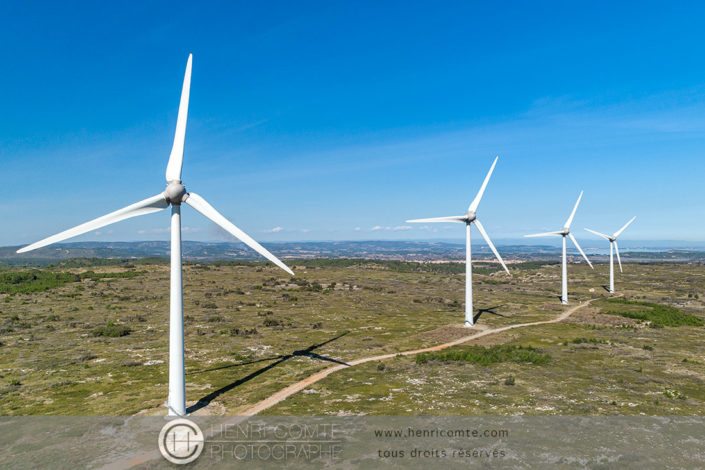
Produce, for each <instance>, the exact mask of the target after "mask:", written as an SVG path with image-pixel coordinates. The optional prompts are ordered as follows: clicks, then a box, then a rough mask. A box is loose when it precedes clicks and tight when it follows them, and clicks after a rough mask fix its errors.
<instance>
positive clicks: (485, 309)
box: [472, 305, 505, 323]
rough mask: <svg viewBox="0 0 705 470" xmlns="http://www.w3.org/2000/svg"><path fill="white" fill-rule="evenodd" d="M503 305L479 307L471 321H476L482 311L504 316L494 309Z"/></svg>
mask: <svg viewBox="0 0 705 470" xmlns="http://www.w3.org/2000/svg"><path fill="white" fill-rule="evenodd" d="M500 307H504V305H495V306H494V307H490V308H481V309H479V310H478V311H477V315H475V318H473V320H472V322H473V323H477V320H479V319H480V317H481V316H482V314H483V313H491V314H492V315H497V316H498V317H504V316H505V315H502V314H501V313H497V312H495V311H494V310H495V309H496V308H500Z"/></svg>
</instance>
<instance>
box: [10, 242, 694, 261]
mask: <svg viewBox="0 0 705 470" xmlns="http://www.w3.org/2000/svg"><path fill="white" fill-rule="evenodd" d="M263 245H264V246H265V247H266V248H267V249H268V250H270V251H271V252H272V253H274V254H275V255H276V256H278V257H280V258H282V259H308V258H365V259H382V260H384V259H387V260H402V261H454V260H457V261H462V260H463V259H464V256H465V251H464V250H465V247H464V245H463V244H462V243H453V242H451V241H385V240H380V241H374V240H372V241H321V242H270V243H263ZM18 248H19V247H18V246H11V247H0V263H1V264H10V265H23V264H27V265H39V266H41V265H47V264H51V263H55V262H57V261H61V260H64V259H68V258H126V259H130V258H152V257H157V258H166V257H168V256H169V242H167V241H137V242H76V243H61V244H57V245H53V246H50V247H46V248H41V249H38V250H36V251H33V252H30V253H23V254H17V253H15V251H16V250H17V249H18ZM473 248H474V249H475V250H476V251H477V254H478V259H479V260H487V261H491V259H492V258H493V256H492V254H491V253H490V251H489V248H488V247H487V245H484V244H479V243H478V245H477V247H476V248H475V247H473ZM498 248H499V250H500V251H501V253H502V256H503V257H506V258H507V259H508V260H514V261H516V260H521V261H529V260H544V259H551V260H553V259H556V255H557V254H558V253H560V248H559V247H557V246H543V245H500V246H499V247H498ZM586 251H587V252H588V255H589V256H590V257H591V259H594V260H595V261H597V262H599V261H603V260H604V259H606V258H605V257H604V256H602V255H597V254H595V252H594V251H593V252H592V253H591V252H590V251H589V248H588V249H586ZM576 254H577V253H576ZM183 255H184V258H185V259H187V260H191V261H205V262H207V261H215V260H247V261H259V260H261V258H260V257H259V256H258V255H257V254H256V253H254V252H253V251H252V250H250V249H249V248H247V247H246V246H245V245H243V244H241V243H230V242H196V241H184V242H183ZM623 258H624V259H625V260H627V261H639V262H648V261H671V262H676V261H678V262H705V252H702V251H693V250H663V251H657V250H654V251H648V252H641V251H631V252H625V253H624V254H623Z"/></svg>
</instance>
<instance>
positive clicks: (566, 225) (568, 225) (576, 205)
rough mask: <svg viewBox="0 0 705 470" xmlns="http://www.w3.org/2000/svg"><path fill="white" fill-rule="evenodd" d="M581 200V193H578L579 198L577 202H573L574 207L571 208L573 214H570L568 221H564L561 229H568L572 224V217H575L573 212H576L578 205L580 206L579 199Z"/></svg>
mask: <svg viewBox="0 0 705 470" xmlns="http://www.w3.org/2000/svg"><path fill="white" fill-rule="evenodd" d="M582 198H583V192H582V191H580V196H578V200H577V201H575V206H574V207H573V212H571V213H570V217H568V220H566V221H565V225H564V226H563V229H569V228H570V224H572V223H573V217H575V211H577V210H578V204H580V199H582Z"/></svg>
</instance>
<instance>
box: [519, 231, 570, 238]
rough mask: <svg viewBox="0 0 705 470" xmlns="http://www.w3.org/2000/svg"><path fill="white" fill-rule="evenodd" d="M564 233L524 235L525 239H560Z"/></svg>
mask: <svg viewBox="0 0 705 470" xmlns="http://www.w3.org/2000/svg"><path fill="white" fill-rule="evenodd" d="M562 235H563V233H561V232H543V233H532V234H531V235H524V237H525V238H532V237H553V236H557V237H560V236H562Z"/></svg>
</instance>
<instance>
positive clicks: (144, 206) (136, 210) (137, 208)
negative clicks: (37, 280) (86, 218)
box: [17, 194, 169, 253]
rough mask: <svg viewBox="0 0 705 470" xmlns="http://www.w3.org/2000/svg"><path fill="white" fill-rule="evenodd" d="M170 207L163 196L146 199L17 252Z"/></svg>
mask: <svg viewBox="0 0 705 470" xmlns="http://www.w3.org/2000/svg"><path fill="white" fill-rule="evenodd" d="M167 207H169V203H168V202H166V199H164V195H163V194H157V195H156V196H152V197H150V198H148V199H145V200H143V201H140V202H136V203H135V204H132V205H129V206H127V207H123V208H122V209H119V210H116V211H115V212H111V213H110V214H107V215H104V216H102V217H98V218H97V219H93V220H91V221H90V222H86V223H84V224H81V225H78V226H76V227H74V228H70V229H68V230H64V231H63V232H61V233H57V234H56V235H52V236H51V237H48V238H45V239H43V240H40V241H38V242H36V243H32V244H31V245H28V246H25V247H24V248H20V249H19V250H17V253H25V252H27V251H32V250H36V249H37V248H41V247H43V246H47V245H51V244H52V243H56V242H60V241H62V240H66V239H67V238H73V237H75V236H78V235H81V234H84V233H86V232H90V231H91V230H96V229H99V228H100V227H105V226H106V225H110V224H114V223H115V222H120V221H121V220H125V219H129V218H131V217H137V216H138V215H145V214H150V213H152V212H157V211H160V210H162V209H166V208H167Z"/></svg>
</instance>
